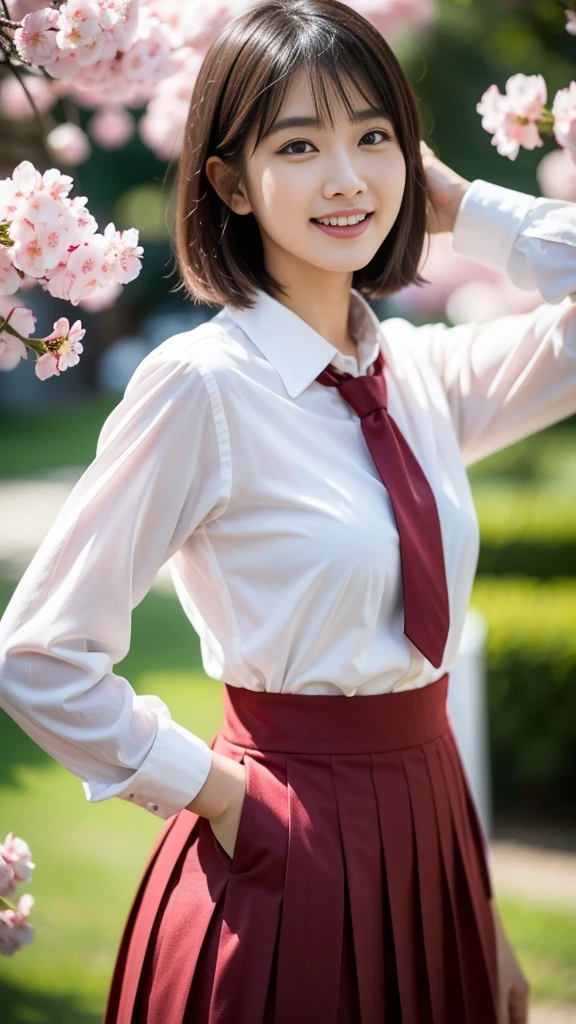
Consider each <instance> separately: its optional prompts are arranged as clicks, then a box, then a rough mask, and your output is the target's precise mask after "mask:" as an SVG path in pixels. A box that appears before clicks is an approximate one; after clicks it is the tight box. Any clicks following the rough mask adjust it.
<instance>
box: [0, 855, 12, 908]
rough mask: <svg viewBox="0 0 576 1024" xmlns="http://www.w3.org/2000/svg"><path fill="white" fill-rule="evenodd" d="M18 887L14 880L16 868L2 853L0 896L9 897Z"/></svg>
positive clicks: (0, 861) (0, 859) (0, 857)
mask: <svg viewBox="0 0 576 1024" xmlns="http://www.w3.org/2000/svg"><path fill="white" fill-rule="evenodd" d="M15 889H16V883H15V882H14V869H13V868H12V865H11V864H8V863H7V862H6V861H5V860H4V858H3V856H2V854H1V853H0V896H5V897H6V898H9V897H10V896H12V894H13V893H14V890H15Z"/></svg>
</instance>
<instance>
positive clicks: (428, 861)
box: [401, 747, 450, 1024]
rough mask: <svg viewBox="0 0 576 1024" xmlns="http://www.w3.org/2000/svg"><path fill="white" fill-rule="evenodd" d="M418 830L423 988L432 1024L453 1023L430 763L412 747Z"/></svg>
mask: <svg viewBox="0 0 576 1024" xmlns="http://www.w3.org/2000/svg"><path fill="white" fill-rule="evenodd" d="M401 757H402V763H403V765H404V771H405V773H406V780H407V783H408V794H409V797H410V805H411V810H412V823H413V827H414V837H415V849H416V861H417V878H418V893H419V907H418V915H417V916H418V919H419V920H420V921H421V923H422V938H423V944H424V952H425V957H426V970H425V976H424V977H423V978H422V984H423V985H424V986H426V985H427V987H428V994H429V998H430V1021H431V1024H442V1022H444V1021H447V1020H449V1019H450V1018H449V1016H448V1011H449V998H448V992H449V987H450V979H449V978H447V977H446V976H445V970H444V926H445V920H444V917H445V914H444V901H443V887H442V860H441V853H440V844H439V839H438V830H437V826H436V817H435V812H434V798H433V795H432V784H431V782H430V776H429V774H428V762H427V760H426V754H425V752H424V749H423V748H422V747H411V748H410V749H408V750H404V751H402V754H401Z"/></svg>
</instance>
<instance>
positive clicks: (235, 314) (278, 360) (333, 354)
mask: <svg viewBox="0 0 576 1024" xmlns="http://www.w3.org/2000/svg"><path fill="white" fill-rule="evenodd" d="M224 311H225V312H226V314H227V315H228V316H229V317H231V319H232V320H234V322H235V323H237V324H238V326H239V327H241V328H242V330H243V331H244V332H245V334H247V335H248V337H249V338H250V340H251V341H253V342H254V344H255V345H256V347H257V348H258V349H259V350H260V352H261V353H262V355H264V356H265V357H266V359H267V360H268V361H269V362H270V363H272V366H273V367H274V369H275V370H276V371H277V373H278V374H279V375H280V377H281V378H282V382H283V384H284V386H285V388H286V391H287V392H288V394H289V395H290V398H297V397H298V396H299V395H300V394H302V392H303V391H304V390H305V389H306V388H307V387H308V386H309V385H310V384H311V383H312V381H313V380H315V379H316V377H317V376H318V374H319V373H321V371H322V370H324V369H325V368H326V367H327V366H328V364H329V363H330V362H332V361H334V362H335V364H336V365H337V367H338V369H346V367H344V366H343V364H342V353H341V352H339V350H338V349H337V348H336V347H335V346H334V345H331V344H330V342H329V341H326V338H324V337H322V335H321V334H319V333H318V331H315V330H314V328H313V327H310V325H309V324H307V323H306V321H305V320H302V318H301V317H299V316H298V315H297V314H296V313H294V312H293V311H292V310H291V309H288V307H287V306H284V305H283V303H281V302H279V301H278V300H277V299H274V298H273V297H272V296H271V295H268V292H265V291H264V290H263V289H260V288H259V289H258V290H257V295H256V300H255V305H254V307H253V308H252V309H232V308H231V307H230V306H225V307H224ZM350 324H351V328H352V331H353V333H354V337H355V338H356V339H357V340H358V357H359V359H358V362H359V367H358V369H359V372H360V373H366V371H367V369H368V367H369V366H370V365H371V364H372V363H373V362H374V360H375V359H376V356H377V355H378V351H379V349H380V340H381V331H380V322H379V320H378V317H377V316H376V314H375V312H374V310H373V309H372V307H371V306H370V305H369V303H368V302H367V301H366V299H364V297H363V296H362V295H360V293H359V292H358V291H356V289H355V288H352V289H351V294H350Z"/></svg>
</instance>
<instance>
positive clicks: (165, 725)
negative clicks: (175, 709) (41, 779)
mask: <svg viewBox="0 0 576 1024" xmlns="http://www.w3.org/2000/svg"><path fill="white" fill-rule="evenodd" d="M158 705H159V706H158V707H157V708H156V714H157V718H158V731H157V733H156V738H155V739H154V742H153V744H152V747H151V748H150V751H149V752H148V754H147V756H146V757H145V759H144V761H143V762H142V764H141V765H140V767H139V768H138V769H137V770H136V771H135V772H134V773H133V774H132V775H131V776H130V778H129V779H128V781H126V780H124V781H122V782H118V783H107V782H94V781H88V780H85V779H83V780H82V785H83V787H84V792H85V794H86V797H87V799H88V800H89V802H90V803H98V802H99V801H101V800H107V799H109V798H110V797H113V796H117V797H120V799H121V800H129V801H130V803H133V804H138V806H139V807H145V808H146V810H148V811H151V812H152V814H156V815H157V816H158V817H159V818H171V817H172V815H174V814H177V813H178V811H181V810H182V809H183V808H184V807H186V806H187V805H188V804H189V803H190V802H191V800H193V799H194V797H195V796H196V795H197V794H198V793H199V792H200V790H201V789H202V786H203V785H204V783H205V781H206V779H207V777H208V773H209V771H210V768H211V766H212V748H211V747H209V746H208V744H207V743H205V742H204V740H202V739H200V737H199V736H196V735H195V734H194V733H192V732H189V731H188V729H184V728H183V726H181V725H178V723H177V722H174V721H173V720H172V718H171V717H170V712H169V711H168V708H167V707H166V705H165V704H163V702H162V701H158Z"/></svg>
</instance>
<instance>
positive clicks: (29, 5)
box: [7, 0, 46, 21]
mask: <svg viewBox="0 0 576 1024" xmlns="http://www.w3.org/2000/svg"><path fill="white" fill-rule="evenodd" d="M7 2H8V10H9V12H10V17H11V18H12V21H22V19H23V18H25V17H26V15H27V14H32V12H33V11H39V10H41V8H42V7H46V0H7Z"/></svg>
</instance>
